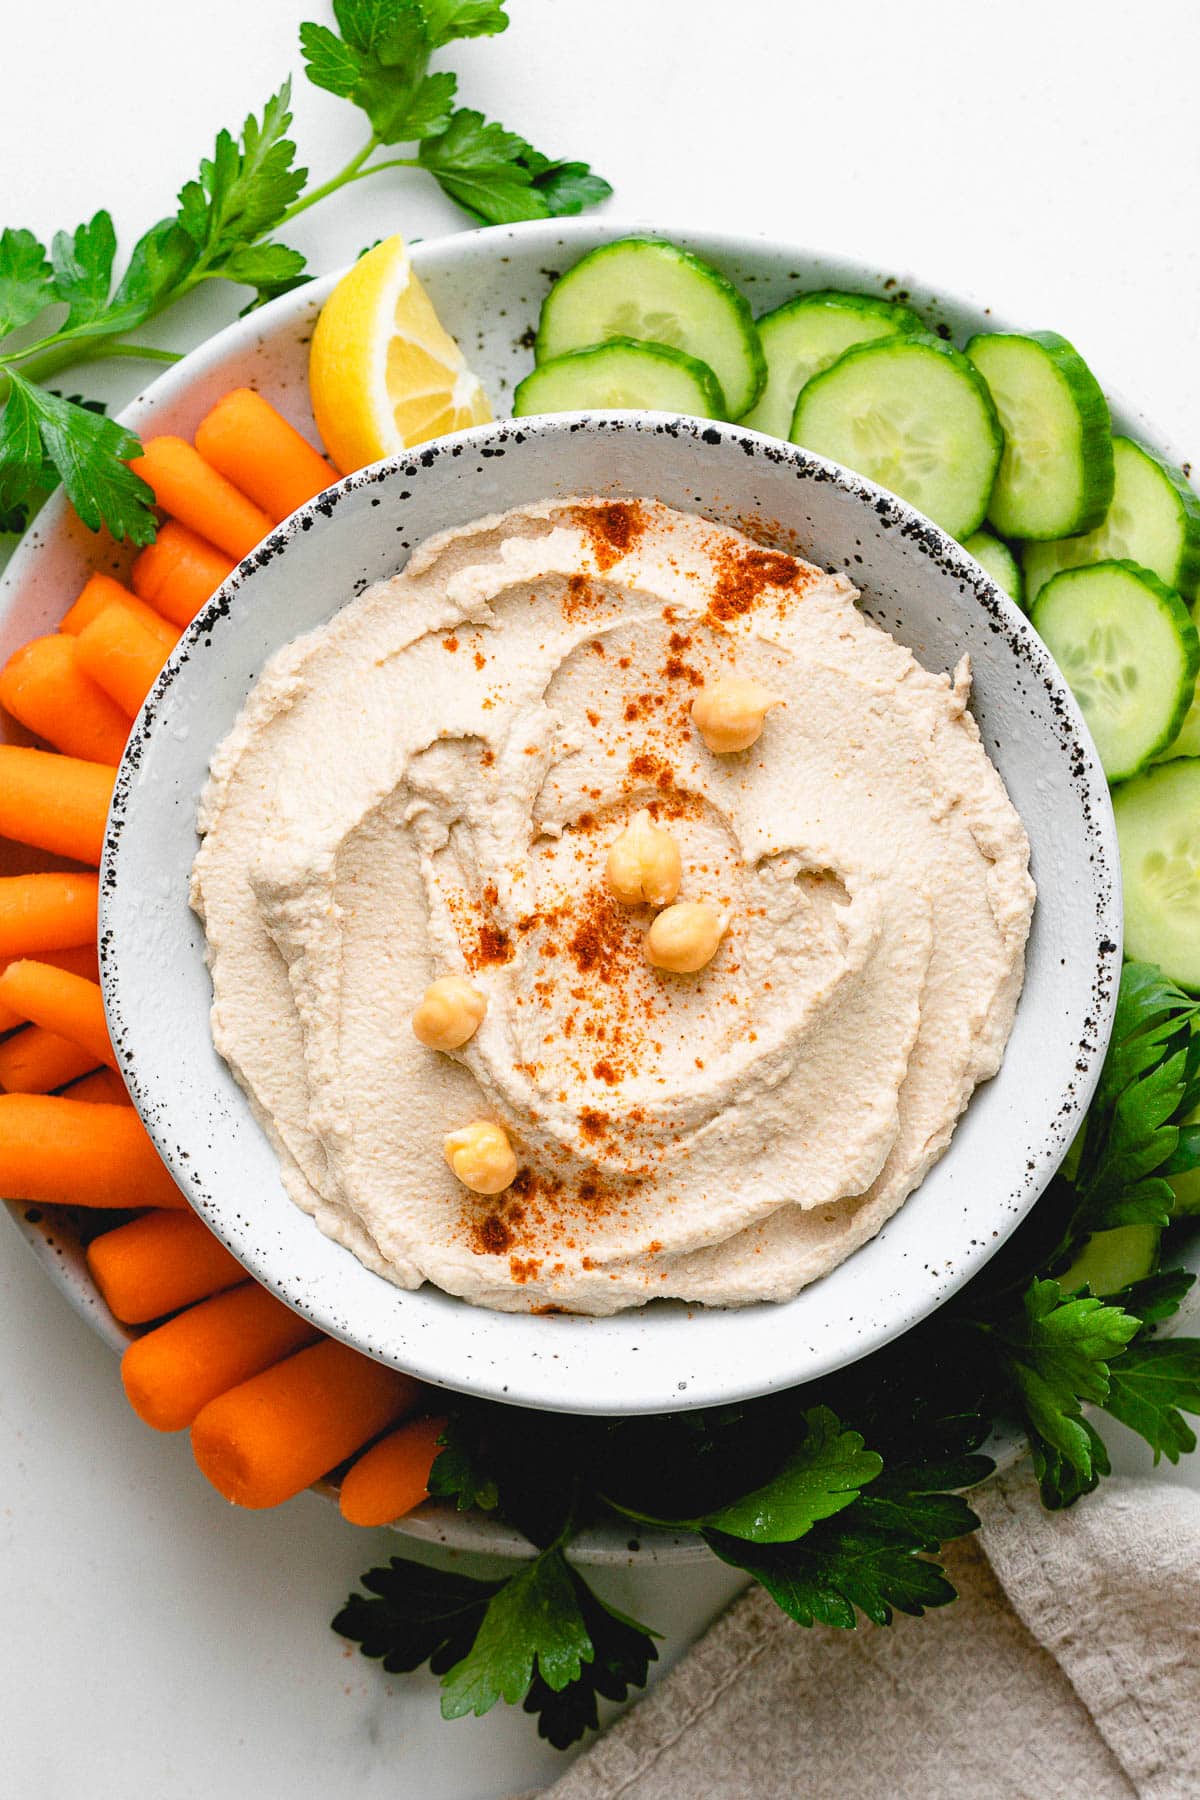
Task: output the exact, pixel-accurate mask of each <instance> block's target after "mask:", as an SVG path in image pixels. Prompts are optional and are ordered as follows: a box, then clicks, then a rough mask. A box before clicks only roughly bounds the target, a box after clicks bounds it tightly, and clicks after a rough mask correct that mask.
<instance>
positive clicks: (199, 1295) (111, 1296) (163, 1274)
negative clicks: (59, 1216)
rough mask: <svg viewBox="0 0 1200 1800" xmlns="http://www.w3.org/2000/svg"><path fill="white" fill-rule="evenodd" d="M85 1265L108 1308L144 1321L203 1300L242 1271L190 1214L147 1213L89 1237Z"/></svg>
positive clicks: (126, 1317)
mask: <svg viewBox="0 0 1200 1800" xmlns="http://www.w3.org/2000/svg"><path fill="white" fill-rule="evenodd" d="M87 1265H88V1268H89V1269H90V1270H91V1272H92V1277H93V1279H94V1280H95V1283H96V1286H97V1287H98V1288H99V1289H100V1292H101V1293H102V1294H103V1296H104V1299H105V1302H106V1304H107V1306H108V1308H109V1310H110V1311H111V1312H113V1313H114V1314H115V1315H116V1317H117V1318H118V1319H122V1320H124V1322H125V1323H126V1324H127V1325H144V1324H145V1323H146V1321H147V1320H148V1319H161V1318H162V1317H163V1315H164V1314H165V1313H172V1312H178V1310H179V1308H180V1307H181V1306H191V1305H192V1304H193V1302H194V1301H196V1300H207V1299H208V1297H209V1295H210V1294H217V1293H220V1291H221V1289H222V1288H227V1287H233V1285H234V1284H235V1283H236V1282H240V1281H244V1280H245V1279H246V1271H245V1269H243V1267H242V1265H241V1263H240V1262H238V1260H237V1258H236V1257H235V1256H230V1254H229V1252H228V1250H227V1249H226V1248H225V1246H224V1244H223V1243H222V1242H221V1240H220V1239H219V1238H216V1237H214V1236H213V1234H212V1232H211V1231H210V1230H209V1229H208V1226H207V1225H206V1224H205V1223H204V1221H203V1219H198V1218H197V1217H196V1215H195V1213H192V1212H149V1213H145V1214H143V1216H142V1217H141V1218H140V1219H134V1220H133V1221H132V1222H131V1223H130V1224H128V1225H118V1227H117V1229H116V1230H115V1231H106V1232H104V1233H103V1235H102V1236H101V1237H98V1238H93V1239H92V1241H91V1243H90V1244H89V1245H88V1248H87Z"/></svg>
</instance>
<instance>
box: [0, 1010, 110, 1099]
mask: <svg viewBox="0 0 1200 1800" xmlns="http://www.w3.org/2000/svg"><path fill="white" fill-rule="evenodd" d="M95 1066H96V1058H95V1057H94V1056H93V1055H92V1053H91V1051H90V1050H85V1049H84V1047H83V1045H82V1044H77V1043H75V1042H74V1041H73V1040H72V1039H71V1038H65V1037H60V1036H58V1034H57V1033H55V1032H53V1031H43V1029H42V1028H41V1026H40V1025H31V1026H30V1027H29V1029H28V1031H14V1033H13V1035H12V1036H11V1037H6V1038H5V1040H4V1042H3V1043H2V1044H0V1088H3V1089H4V1091H5V1093H6V1094H48V1093H50V1091H51V1089H52V1088H60V1087H65V1086H66V1084H67V1082H68V1081H76V1080H78V1078H79V1076H80V1075H86V1074H87V1073H88V1071H89V1070H90V1069H94V1068H95Z"/></svg>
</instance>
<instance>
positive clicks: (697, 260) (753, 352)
mask: <svg viewBox="0 0 1200 1800" xmlns="http://www.w3.org/2000/svg"><path fill="white" fill-rule="evenodd" d="M631 244H633V245H638V246H640V247H642V248H643V249H645V248H651V249H654V250H658V251H662V250H667V251H670V252H671V253H672V255H674V256H675V257H677V258H678V260H679V261H680V262H685V263H687V264H688V265H689V266H690V267H691V268H693V269H696V270H698V271H699V273H701V274H702V275H704V276H705V277H706V278H707V279H708V280H709V281H711V282H712V283H713V285H714V286H715V287H718V288H720V289H721V290H722V291H723V292H724V294H725V297H726V299H727V300H729V301H730V303H731V304H732V306H733V308H734V311H735V312H736V313H737V315H738V320H739V323H740V324H741V326H742V328H743V332H744V335H745V341H746V345H747V347H748V349H749V351H750V360H751V363H752V365H753V377H752V381H753V392H752V393H751V395H750V398H749V400H748V401H747V402H746V404H745V406H744V407H743V408H742V411H741V412H739V413H738V414H737V417H738V418H741V416H742V413H748V412H749V411H750V408H751V407H752V406H754V405H756V404H757V402H758V399H759V396H760V395H761V393H762V391H763V389H764V388H765V387H766V385H767V359H766V357H765V356H764V355H763V347H762V344H761V343H760V342H759V336H758V327H757V325H756V324H755V323H754V314H753V313H752V312H751V310H750V302H749V301H748V300H747V299H746V296H745V295H744V294H743V293H742V292H741V290H740V288H736V287H734V285H733V283H732V281H730V279H729V277H728V275H723V274H722V273H721V271H720V269H715V268H714V267H713V265H712V264H711V263H710V262H705V260H704V258H703V257H702V256H696V255H695V254H694V253H693V252H692V251H691V250H684V249H683V248H682V247H681V246H680V245H679V244H672V243H671V242H670V240H669V239H667V238H652V237H625V238H617V239H615V240H614V242H613V243H611V244H598V245H597V246H596V248H595V249H594V250H589V251H588V252H587V255H586V256H581V257H580V259H579V261H578V262H577V263H573V264H572V265H571V267H570V268H569V269H567V270H565V271H564V272H563V274H562V275H560V276H559V279H558V281H557V282H555V284H554V287H552V288H551V289H550V293H549V294H547V295H546V298H545V300H543V301H542V308H541V312H540V313H539V314H538V328H537V337H536V338H535V339H534V344H533V360H534V362H535V363H542V362H543V361H547V362H548V361H550V360H552V359H551V358H550V357H549V356H547V354H546V347H545V339H546V309H547V306H548V304H549V302H550V300H551V297H552V296H553V294H554V292H555V289H556V288H558V287H559V286H560V285H561V283H562V282H564V281H569V280H570V279H571V277H572V276H574V275H575V274H576V273H577V272H578V270H580V269H582V268H583V267H584V266H585V264H587V263H591V262H596V261H599V260H600V259H601V258H603V257H605V256H607V255H609V254H610V252H612V251H614V250H624V249H626V248H627V247H628V246H629V245H631ZM551 310H553V309H551ZM605 341H606V342H608V343H615V342H617V341H618V340H616V339H613V338H609V339H606V340H605ZM653 341H654V340H653V339H651V338H628V339H626V340H625V342H627V343H652V342H653ZM576 348H586V349H595V348H596V346H595V345H591V344H589V345H586V346H576ZM666 348H667V349H674V348H675V346H674V345H672V344H668V345H667V346H666ZM561 354H562V355H564V356H569V355H571V354H572V352H571V351H563V352H561ZM680 354H681V355H687V354H688V352H687V351H681V352H680ZM699 360H700V359H699V358H698V357H696V358H693V361H697V362H698V361H699ZM703 366H704V367H705V368H708V364H707V363H705V364H704V365H703ZM721 404H722V407H723V408H724V407H725V400H724V396H722V402H721ZM728 416H729V415H728V412H727V411H726V410H723V411H722V412H720V413H715V414H713V417H714V418H727V417H728Z"/></svg>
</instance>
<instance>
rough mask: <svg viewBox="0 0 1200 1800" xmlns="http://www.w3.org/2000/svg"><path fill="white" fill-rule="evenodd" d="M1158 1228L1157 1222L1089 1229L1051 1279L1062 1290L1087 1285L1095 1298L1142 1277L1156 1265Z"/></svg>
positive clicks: (1067, 1291)
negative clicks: (1085, 1238) (1075, 1253)
mask: <svg viewBox="0 0 1200 1800" xmlns="http://www.w3.org/2000/svg"><path fill="white" fill-rule="evenodd" d="M1161 1239H1162V1231H1161V1230H1160V1229H1159V1227H1158V1226H1157V1225H1114V1226H1113V1228H1112V1230H1111V1231H1097V1232H1093V1234H1092V1236H1091V1237H1090V1238H1089V1239H1088V1241H1087V1243H1086V1244H1085V1245H1084V1246H1083V1249H1082V1250H1081V1251H1080V1252H1079V1254H1078V1256H1077V1257H1076V1258H1075V1260H1074V1262H1073V1263H1072V1264H1071V1266H1070V1268H1069V1269H1065V1270H1064V1271H1063V1273H1062V1274H1061V1275H1056V1276H1055V1277H1054V1279H1055V1280H1056V1281H1057V1283H1058V1285H1059V1287H1060V1288H1061V1289H1062V1291H1063V1293H1064V1294H1077V1293H1078V1292H1079V1290H1080V1288H1083V1287H1086V1288H1090V1289H1091V1291H1092V1293H1093V1294H1095V1296H1096V1298H1097V1299H1103V1298H1104V1296H1105V1295H1106V1294H1119V1293H1120V1292H1121V1289H1122V1288H1127V1287H1132V1286H1133V1284H1134V1282H1135V1281H1145V1280H1146V1278H1147V1276H1149V1275H1153V1273H1154V1271H1155V1269H1157V1267H1158V1249H1159V1244H1160V1242H1161Z"/></svg>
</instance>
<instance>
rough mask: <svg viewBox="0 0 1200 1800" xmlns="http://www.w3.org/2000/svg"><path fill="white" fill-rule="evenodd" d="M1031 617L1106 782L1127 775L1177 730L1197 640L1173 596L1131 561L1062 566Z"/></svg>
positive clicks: (1198, 660) (1189, 690)
mask: <svg viewBox="0 0 1200 1800" xmlns="http://www.w3.org/2000/svg"><path fill="white" fill-rule="evenodd" d="M1033 623H1034V627H1035V629H1036V630H1037V631H1038V632H1039V633H1040V635H1041V637H1042V638H1043V640H1044V642H1045V644H1046V647H1047V648H1048V650H1049V651H1050V654H1051V656H1053V658H1054V660H1055V662H1056V663H1057V664H1058V666H1059V668H1060V669H1061V670H1062V672H1063V675H1064V676H1065V678H1066V680H1067V683H1068V685H1069V686H1070V689H1071V692H1072V693H1073V694H1074V696H1075V698H1076V700H1078V702H1079V705H1080V709H1081V711H1082V713H1083V716H1084V718H1085V719H1086V720H1087V724H1088V729H1089V731H1090V732H1091V734H1092V736H1093V738H1094V739H1095V740H1096V749H1097V750H1098V751H1099V753H1100V761H1101V762H1102V764H1103V765H1104V773H1105V774H1106V775H1107V776H1108V779H1109V780H1110V781H1127V780H1128V779H1129V777H1130V776H1132V775H1136V774H1138V773H1139V771H1140V770H1142V769H1144V768H1145V767H1146V765H1147V764H1148V763H1150V762H1151V761H1153V759H1154V757H1155V756H1156V755H1157V754H1158V752H1159V751H1160V750H1163V749H1165V748H1166V746H1167V745H1168V744H1169V743H1170V742H1171V740H1172V738H1173V737H1174V736H1175V734H1176V732H1177V731H1178V730H1179V727H1180V724H1181V722H1182V720H1183V718H1184V715H1185V714H1186V712H1187V709H1188V707H1189V706H1190V705H1191V703H1192V696H1193V694H1194V693H1195V689H1196V669H1197V667H1198V666H1200V640H1197V637H1196V627H1195V626H1194V625H1193V624H1192V621H1191V619H1190V618H1189V617H1188V610H1187V607H1186V606H1185V605H1184V604H1183V601H1182V600H1181V599H1180V598H1179V595H1178V594H1174V593H1172V592H1171V589H1170V588H1169V587H1167V586H1166V585H1165V583H1163V582H1161V581H1160V580H1159V579H1158V576H1157V575H1154V574H1152V573H1151V571H1150V570H1149V569H1142V568H1139V567H1138V565H1137V564H1136V563H1132V562H1104V563H1096V564H1094V565H1093V566H1092V567H1091V568H1089V569H1064V570H1063V572H1062V573H1061V574H1060V575H1056V576H1055V577H1054V579H1053V580H1052V581H1048V582H1047V583H1046V585H1045V587H1044V588H1043V589H1042V591H1041V593H1040V594H1039V595H1038V600H1037V604H1036V606H1035V607H1034V609H1033Z"/></svg>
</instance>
